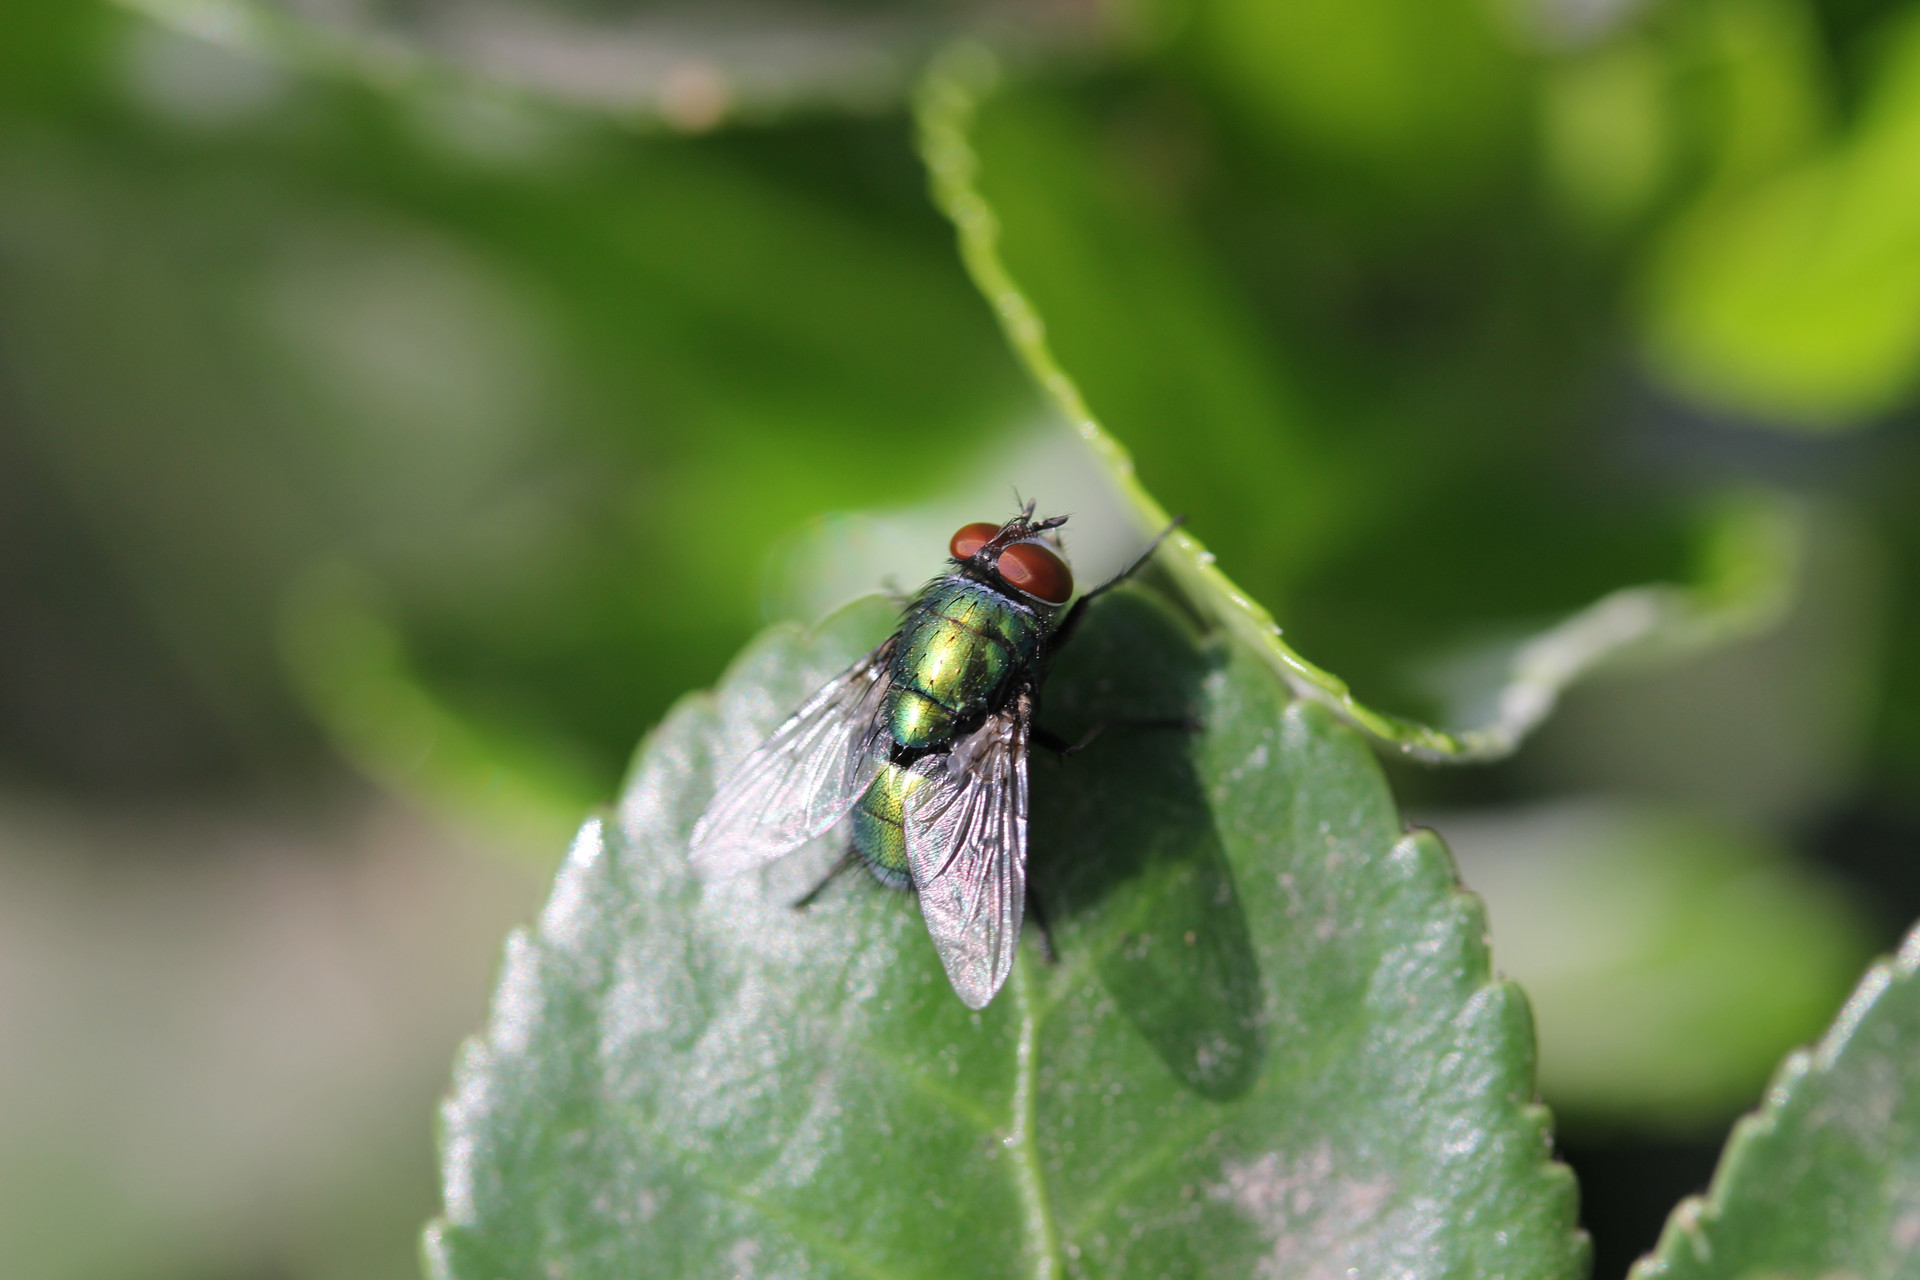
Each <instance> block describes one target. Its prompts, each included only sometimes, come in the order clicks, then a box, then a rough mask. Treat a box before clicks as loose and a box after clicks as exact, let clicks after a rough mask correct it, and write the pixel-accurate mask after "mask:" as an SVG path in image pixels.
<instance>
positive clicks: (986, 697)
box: [886, 575, 1046, 747]
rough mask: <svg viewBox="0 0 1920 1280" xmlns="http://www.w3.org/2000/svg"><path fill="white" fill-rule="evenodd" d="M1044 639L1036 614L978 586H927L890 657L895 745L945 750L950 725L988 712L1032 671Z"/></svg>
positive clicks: (961, 581) (950, 581)
mask: <svg viewBox="0 0 1920 1280" xmlns="http://www.w3.org/2000/svg"><path fill="white" fill-rule="evenodd" d="M1045 634H1046V623H1045V621H1044V620H1043V619H1042V618H1041V616H1040V615H1039V613H1038V612H1037V611H1035V610H1034V609H1032V608H1031V607H1029V606H1027V605H1024V604H1021V603H1019V602H1017V601H1014V600H1011V599H1009V598H1008V597H1007V596H1005V595H1003V594H1001V593H1000V592H998V591H995V590H993V589H992V588H990V587H988V586H985V585H984V584H982V583H978V582H974V581H972V580H971V579H968V578H964V577H960V576H958V575H956V576H952V577H947V578H942V579H939V580H938V581H936V582H934V583H932V584H930V585H929V586H928V587H927V589H926V590H925V591H923V592H922V593H921V595H920V598H919V599H918V600H916V601H915V602H914V604H913V607H912V608H911V609H910V610H909V611H908V614H907V618H906V620H905V622H904V623H903V625H902V626H901V629H900V644H899V647H898V649H897V650H896V651H895V654H894V659H893V677H894V679H893V688H892V690H891V692H890V694H889V701H888V706H887V708H886V714H887V716H888V726H889V728H891V729H892V730H893V735H894V740H895V741H896V742H899V743H900V744H901V745H903V746H911V747H925V746H943V745H945V744H946V742H947V741H949V740H950V737H951V734H952V731H953V726H954V725H955V724H956V723H958V722H962V721H967V720H971V719H975V718H977V717H978V716H980V715H982V714H984V713H985V712H987V711H988V710H989V709H991V708H992V706H993V705H994V704H995V703H996V702H997V701H998V700H999V699H1000V698H1001V696H1002V694H1003V693H1004V692H1005V691H1006V689H1007V687H1008V685H1009V684H1010V683H1011V682H1012V681H1013V680H1014V679H1016V678H1017V677H1019V676H1021V675H1022V674H1024V673H1025V672H1026V671H1028V670H1029V669H1030V668H1031V666H1032V664H1033V662H1034V661H1035V658H1036V656H1037V654H1038V653H1039V649H1040V642H1041V640H1042V638H1043V637H1044V636H1045ZM928 704H930V705H928ZM942 713H944V714H942Z"/></svg>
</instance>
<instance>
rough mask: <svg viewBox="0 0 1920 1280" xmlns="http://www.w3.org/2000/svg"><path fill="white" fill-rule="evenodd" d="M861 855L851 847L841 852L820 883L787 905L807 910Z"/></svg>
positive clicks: (797, 909)
mask: <svg viewBox="0 0 1920 1280" xmlns="http://www.w3.org/2000/svg"><path fill="white" fill-rule="evenodd" d="M859 856H860V855H859V854H858V853H856V852H854V850H852V849H851V848H849V849H848V850H847V851H846V852H845V853H843V854H841V855H840V857H839V858H838V859H836V860H835V862H834V864H833V865H832V866H831V867H828V868H827V874H825V875H824V876H821V877H820V882H819V883H818V884H816V885H814V886H813V888H811V889H809V890H807V891H806V892H805V893H803V894H801V895H800V896H799V897H797V898H795V899H794V900H793V901H792V902H790V903H788V904H787V905H789V906H790V907H792V908H793V909H794V910H795V911H805V910H806V909H807V908H808V907H810V906H812V905H813V900H814V899H815V898H818V897H819V896H820V895H821V894H823V893H825V892H826V890H827V886H828V885H830V884H832V883H833V882H834V881H835V880H838V879H839V878H840V873H841V872H842V871H845V870H846V869H847V868H848V867H850V866H852V865H853V863H854V860H855V859H856V858H858V857H859Z"/></svg>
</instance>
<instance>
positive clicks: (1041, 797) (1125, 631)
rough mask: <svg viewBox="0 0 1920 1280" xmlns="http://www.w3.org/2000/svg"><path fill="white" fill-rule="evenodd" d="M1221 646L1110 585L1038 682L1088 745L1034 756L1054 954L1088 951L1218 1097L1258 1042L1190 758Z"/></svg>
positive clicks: (1220, 867)
mask: <svg viewBox="0 0 1920 1280" xmlns="http://www.w3.org/2000/svg"><path fill="white" fill-rule="evenodd" d="M1214 665H1215V662H1214V658H1213V657H1212V655H1211V654H1210V653H1209V652H1208V651H1207V650H1206V649H1205V648H1203V647H1202V646H1201V645H1200V644H1199V643H1198V642H1197V641H1196V640H1195V638H1194V637H1193V635H1192V634H1191V632H1190V631H1189V630H1188V628H1187V627H1186V625H1185V624H1184V623H1182V622H1181V621H1180V620H1179V619H1178V618H1176V617H1175V616H1174V615H1173V614H1172V613H1171V612H1170V611H1169V610H1168V609H1167V608H1166V607H1165V606H1164V605H1162V604H1160V603H1159V602H1158V600H1157V598H1156V597H1154V596H1152V595H1150V594H1148V593H1147V592H1145V591H1143V590H1139V589H1135V588H1129V589H1125V590H1122V591H1117V592H1115V593H1113V594H1112V595H1110V596H1107V597H1104V598H1103V599H1102V600H1101V601H1100V602H1099V603H1098V604H1097V605H1096V606H1094V607H1093V608H1092V610H1091V611H1090V613H1089V615H1088V617H1087V619H1086V622H1085V624H1084V625H1083V626H1082V628H1081V629H1080V632H1079V634H1077V635H1076V636H1075V637H1074V638H1073V640H1072V642H1071V643H1070V644H1069V645H1067V646H1065V647H1064V648H1063V649H1062V650H1061V651H1060V653H1059V655H1058V657H1057V659H1056V661H1055V664H1054V669H1053V672H1052V674H1051V676H1050V677H1049V679H1048V681H1047V685H1046V689H1045V703H1044V705H1043V707H1042V710H1041V714H1040V721H1041V723H1042V724H1044V725H1045V726H1047V727H1048V728H1050V729H1052V730H1054V731H1055V732H1056V733H1059V734H1060V735H1061V736H1062V737H1064V738H1074V737H1077V736H1078V735H1080V734H1082V733H1084V732H1086V731H1087V729H1089V728H1091V727H1092V726H1094V725H1096V724H1100V723H1102V722H1105V723H1108V724H1110V725H1111V726H1112V727H1110V728H1108V729H1107V730H1106V731H1105V732H1103V733H1102V734H1101V735H1100V737H1098V738H1097V739H1096V740H1095V741H1094V742H1093V743H1092V744H1091V745H1090V746H1089V747H1088V748H1087V749H1086V750H1085V751H1083V752H1082V753H1080V754H1079V755H1076V756H1074V757H1072V758H1070V759H1065V760H1062V759H1059V758H1057V757H1054V756H1052V755H1050V754H1049V753H1047V752H1044V751H1037V752H1036V753H1035V755H1034V760H1033V766H1032V768H1033V790H1032V801H1031V810H1032V817H1031V821H1032V833H1031V834H1032V838H1031V843H1030V847H1031V850H1032V853H1031V857H1032V879H1033V886H1034V893H1035V895H1036V897H1037V898H1038V899H1039V904H1040V906H1041V908H1042V909H1043V911H1044V912H1045V914H1046V917H1047V919H1048V921H1049V925H1050V929H1051V932H1052V935H1053V938H1054V942H1055V945H1056V946H1057V947H1058V949H1059V952H1060V956H1061V962H1062V963H1063V964H1067V965H1071V964H1073V963H1075V961H1076V959H1077V958H1079V957H1081V956H1086V957H1089V958H1090V959H1091V961H1092V963H1093V965H1094V967H1095V968H1096V970H1097V971H1098V972H1099V974H1100V977H1101V980H1102V982H1103V983H1104V985H1105V987H1106V989H1107V991H1108V993H1109V994H1110V995H1111V996H1112V997H1113V999H1114V1001H1115V1003H1116V1004H1117V1005H1118V1007H1119V1008H1120V1010H1121V1011H1122V1012H1123V1013H1124V1014H1125V1016H1126V1017H1127V1019H1128V1020H1129V1021H1130V1022H1131V1023H1132V1024H1133V1025H1134V1027H1135V1028H1137V1029H1138V1030H1139V1032H1140V1034H1141V1035H1143V1036H1144V1037H1145V1038H1146V1040H1147V1041H1148V1043H1149V1044H1151V1045H1152V1046H1153V1049H1154V1051H1155V1052H1156V1053H1157V1054H1158V1055H1159V1056H1160V1058H1161V1060H1162V1061H1164V1062H1165V1063H1166V1065H1167V1067H1168V1069H1169V1070H1171V1071H1172V1072H1173V1073H1174V1074H1175V1075H1176V1076H1178V1077H1179V1078H1180V1079H1182V1080H1184V1081H1185V1082H1186V1083H1187V1084H1188V1085H1189V1086H1190V1087H1191V1088H1193V1089H1194V1090H1196V1091H1197V1092H1199V1093H1201V1094H1202V1095H1204V1096H1206V1097H1209V1098H1213V1099H1216V1100H1225V1099H1229V1098H1233V1097H1237V1096H1239V1095H1240V1094H1242V1093H1244V1092H1245V1091H1246V1090H1247V1089H1248V1088H1249V1087H1250V1086H1251V1085H1252V1083H1253V1081H1254V1080H1255V1079H1256V1078H1257V1077H1258V1075H1259V1067H1260V1060H1261V1056H1262V1052H1263V1049H1264V1045H1263V1037H1262V1030H1261V1021H1260V1017H1259V1013H1260V1007H1261V997H1260V972H1259V965H1258V961H1257V960H1256V958H1255V956H1254V950H1253V943H1252V939H1251V934H1250V932H1249V930H1248V927H1247V922H1246V917H1245V915H1244V914H1243V912H1242V910H1241V907H1240V900H1239V896H1238V894H1237V893H1236V892H1235V889H1234V883H1233V873H1232V871H1231V869H1230V868H1229V866H1228V863H1227V859H1226V854H1225V850H1224V849H1223V847H1222V845H1221V843H1220V837H1219V835H1218V833H1217V831H1216V830H1215V827H1214V821H1213V812H1212V808H1211V806H1210V805H1209V804H1208V802H1207V797H1206V793H1205V790H1204V789H1203V788H1202V786H1201V783H1200V779H1199V775H1198V774H1197V772H1196V771H1195V769H1194V765H1193V759H1192V733H1193V731H1191V730H1183V729H1178V728H1167V727H1129V723H1128V722H1142V721H1169V720H1176V721H1177V720H1196V719H1197V718H1198V716H1199V713H1200V708H1201V707H1202V705H1203V704H1204V697H1203V692H1202V688H1201V685H1202V682H1203V681H1204V680H1205V679H1206V677H1207V675H1208V674H1209V673H1210V672H1211V671H1212V670H1213V669H1214Z"/></svg>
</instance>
